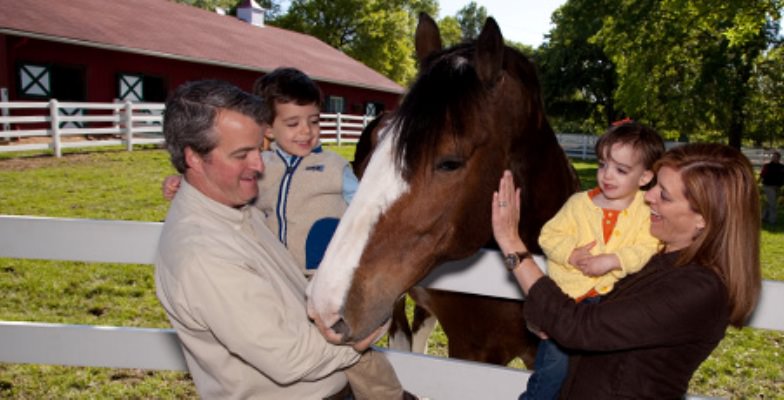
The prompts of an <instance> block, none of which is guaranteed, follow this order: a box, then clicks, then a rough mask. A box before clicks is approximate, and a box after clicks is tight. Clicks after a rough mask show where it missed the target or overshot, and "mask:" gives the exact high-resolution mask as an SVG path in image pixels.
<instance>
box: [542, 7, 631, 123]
mask: <svg viewBox="0 0 784 400" xmlns="http://www.w3.org/2000/svg"><path fill="white" fill-rule="evenodd" d="M617 3H619V1H618V0H570V1H568V2H567V3H565V4H564V5H563V6H561V7H560V8H558V9H557V10H556V11H555V12H554V13H553V16H552V22H553V25H554V28H553V29H552V30H551V31H550V33H549V34H548V35H547V38H548V40H547V41H546V42H545V43H543V44H542V45H541V46H540V48H539V50H538V52H537V54H536V57H535V59H536V62H537V65H538V67H539V74H540V77H541V80H542V90H543V92H544V98H545V106H546V108H547V110H548V115H550V117H551V119H552V121H553V125H554V126H555V127H556V129H557V130H560V131H568V132H586V131H587V132H592V131H599V132H601V131H603V130H604V129H605V128H606V127H607V126H609V125H610V124H611V123H612V122H613V121H616V120H618V119H620V118H619V112H618V110H617V109H616V107H615V101H614V98H613V96H614V93H615V89H616V87H617V82H618V78H617V73H616V71H615V64H614V63H613V62H612V61H611V60H610V58H609V57H608V56H607V54H605V52H604V50H603V48H602V46H601V45H599V44H597V43H595V42H593V40H592V38H593V37H594V36H595V35H596V34H597V32H599V30H600V29H602V21H603V19H604V18H605V16H606V15H607V13H608V10H612V9H614V8H615V7H616V5H617Z"/></svg>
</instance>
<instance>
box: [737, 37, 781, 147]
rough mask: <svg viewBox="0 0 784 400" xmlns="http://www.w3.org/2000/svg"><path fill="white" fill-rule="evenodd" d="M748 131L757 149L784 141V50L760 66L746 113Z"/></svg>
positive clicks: (774, 52)
mask: <svg viewBox="0 0 784 400" xmlns="http://www.w3.org/2000/svg"><path fill="white" fill-rule="evenodd" d="M745 112H746V115H747V116H748V124H747V130H748V134H749V136H750V138H751V139H752V140H753V142H754V144H755V145H756V146H762V145H764V144H765V143H767V144H768V146H770V147H775V146H777V145H779V146H780V145H781V141H782V139H784V47H781V46H779V47H774V48H772V49H771V50H770V51H768V52H767V53H766V54H765V55H764V56H763V57H762V58H761V60H760V62H759V63H757V65H756V69H755V73H754V75H753V76H752V79H751V94H750V96H749V102H748V103H747V104H746V109H745Z"/></svg>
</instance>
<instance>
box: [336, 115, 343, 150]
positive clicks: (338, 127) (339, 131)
mask: <svg viewBox="0 0 784 400" xmlns="http://www.w3.org/2000/svg"><path fill="white" fill-rule="evenodd" d="M335 115H336V117H335V140H337V142H338V146H340V136H341V134H342V132H341V129H340V120H341V118H342V114H341V113H337V114H335Z"/></svg>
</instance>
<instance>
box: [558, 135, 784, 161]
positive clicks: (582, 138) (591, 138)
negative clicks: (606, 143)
mask: <svg viewBox="0 0 784 400" xmlns="http://www.w3.org/2000/svg"><path fill="white" fill-rule="evenodd" d="M556 137H557V138H558V144H560V145H561V148H562V149H564V152H566V155H568V156H569V157H571V158H573V159H579V160H596V151H595V147H596V140H597V139H599V137H598V136H596V135H588V134H584V133H558V134H556ZM680 144H683V143H680V142H664V147H665V148H667V149H671V148H673V147H675V146H678V145H680ZM741 151H743V154H745V155H746V157H748V158H749V160H750V161H751V163H752V165H754V166H755V167H757V168H759V167H761V166H762V164H764V163H766V162H768V161H770V155H771V154H772V152H773V150H770V149H760V148H745V147H744V148H743V149H742V150H741ZM779 152H781V149H779Z"/></svg>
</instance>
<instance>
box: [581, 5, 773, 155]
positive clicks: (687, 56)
mask: <svg viewBox="0 0 784 400" xmlns="http://www.w3.org/2000/svg"><path fill="white" fill-rule="evenodd" d="M777 7H780V5H777V4H775V3H774V2H772V1H769V0H755V1H748V0H734V1H725V2H721V3H715V2H711V1H704V0H670V1H656V0H642V1H634V2H631V1H620V2H619V4H618V5H617V7H613V8H612V11H610V12H609V13H608V14H607V15H605V16H604V19H603V26H602V28H601V29H600V30H599V32H598V33H597V34H596V36H595V37H594V38H593V40H594V41H595V43H597V44H599V45H600V46H601V47H602V49H603V50H604V51H605V53H606V54H608V55H609V57H610V59H611V60H612V62H613V63H614V64H615V66H616V68H617V71H618V76H619V85H618V88H617V90H616V92H615V98H616V100H617V103H618V106H619V107H621V108H623V109H624V110H625V111H626V113H627V114H628V115H629V116H631V117H632V118H635V119H637V120H640V121H643V122H647V123H649V124H651V125H654V126H656V127H657V128H659V129H674V130H679V131H680V132H681V133H683V134H685V135H690V134H693V133H695V132H698V131H702V130H706V129H708V130H718V131H721V132H723V134H724V135H725V136H726V137H727V138H728V139H729V144H730V145H733V146H736V147H740V144H741V139H742V136H743V133H744V125H745V123H746V116H745V115H744V113H743V108H744V104H746V103H747V102H748V100H749V92H750V87H749V80H750V78H751V75H752V73H753V70H754V67H755V63H756V61H757V59H758V57H759V56H760V55H761V54H762V52H763V50H764V49H765V48H766V46H767V45H768V44H769V43H771V41H772V40H773V39H774V38H773V32H772V31H771V30H770V29H768V27H769V25H768V21H769V20H770V18H772V16H774V15H776V14H777V13H778V9H777Z"/></svg>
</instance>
